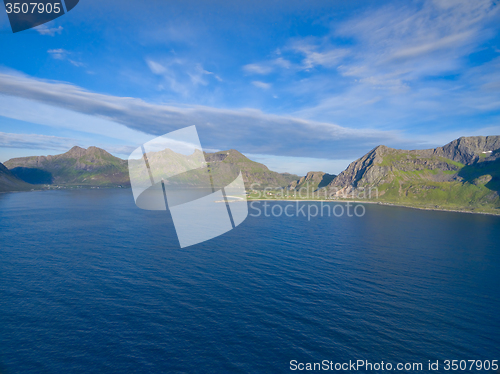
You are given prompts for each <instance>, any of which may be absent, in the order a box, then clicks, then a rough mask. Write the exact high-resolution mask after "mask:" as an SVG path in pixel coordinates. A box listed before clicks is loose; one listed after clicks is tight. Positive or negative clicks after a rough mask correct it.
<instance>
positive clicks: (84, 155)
mask: <svg viewBox="0 0 500 374" xmlns="http://www.w3.org/2000/svg"><path fill="white" fill-rule="evenodd" d="M5 166H7V167H8V168H9V169H10V171H11V172H12V174H14V175H15V176H17V177H18V178H20V179H22V180H23V181H25V182H27V183H32V184H54V185H67V186H72V185H81V186H117V185H129V183H130V182H129V177H128V169H127V162H126V161H124V160H121V159H119V158H118V157H115V156H113V155H111V154H109V153H108V152H106V151H105V150H103V149H100V148H97V147H89V148H88V149H84V148H80V147H73V148H71V149H70V150H69V151H68V152H66V153H63V154H60V155H56V156H34V157H21V158H14V159H11V160H9V161H7V162H6V163H5Z"/></svg>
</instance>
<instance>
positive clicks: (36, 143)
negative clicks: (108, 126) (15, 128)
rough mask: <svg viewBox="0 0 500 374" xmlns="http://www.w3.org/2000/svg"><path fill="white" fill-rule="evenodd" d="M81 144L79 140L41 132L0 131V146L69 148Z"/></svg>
mask: <svg viewBox="0 0 500 374" xmlns="http://www.w3.org/2000/svg"><path fill="white" fill-rule="evenodd" d="M77 144H79V143H78V141H77V140H75V139H71V138H64V137H59V136H49V135H40V134H13V133H5V132H0V147H5V148H35V149H54V150H64V151H66V150H68V149H69V148H71V147H72V146H74V145H77Z"/></svg>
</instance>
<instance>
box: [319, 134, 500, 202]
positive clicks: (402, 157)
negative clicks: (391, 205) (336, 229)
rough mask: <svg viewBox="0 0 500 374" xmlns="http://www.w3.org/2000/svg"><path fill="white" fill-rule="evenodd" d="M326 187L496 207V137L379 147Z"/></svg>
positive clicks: (499, 144) (499, 141) (499, 154)
mask: <svg viewBox="0 0 500 374" xmlns="http://www.w3.org/2000/svg"><path fill="white" fill-rule="evenodd" d="M325 188H327V189H329V190H331V191H334V192H336V191H338V192H337V195H338V196H342V195H343V196H345V195H346V194H356V193H358V194H359V191H361V190H367V189H370V188H371V189H376V191H377V194H378V198H380V199H381V200H387V201H392V202H399V203H408V202H411V203H412V204H413V203H414V204H424V203H425V204H435V205H442V204H447V205H453V204H456V205H457V206H469V207H480V206H481V205H485V204H486V205H488V206H495V207H496V206H498V207H499V208H500V200H499V191H500V136H488V137H483V136H476V137H464V138H460V139H457V140H454V141H452V142H450V143H448V144H446V145H445V146H443V147H438V148H435V149H425V150H411V151H406V150H400V149H393V148H389V147H385V146H378V147H376V148H375V149H373V150H371V151H370V152H368V153H367V154H366V155H365V156H363V157H361V158H360V159H358V160H356V161H354V162H352V163H351V164H350V165H349V166H348V167H347V169H346V170H344V171H343V172H342V173H340V174H339V175H338V176H337V177H336V178H335V179H334V180H333V181H332V182H331V183H330V184H329V185H328V186H326V187H325Z"/></svg>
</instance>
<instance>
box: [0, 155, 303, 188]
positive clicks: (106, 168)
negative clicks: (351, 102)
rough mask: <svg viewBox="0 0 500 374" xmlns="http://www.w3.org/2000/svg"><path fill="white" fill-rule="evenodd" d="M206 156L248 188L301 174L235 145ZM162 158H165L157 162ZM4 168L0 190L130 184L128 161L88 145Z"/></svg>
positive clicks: (172, 159)
mask: <svg viewBox="0 0 500 374" xmlns="http://www.w3.org/2000/svg"><path fill="white" fill-rule="evenodd" d="M200 156H201V153H200ZM204 156H205V160H206V161H207V164H208V166H209V167H210V168H211V169H212V171H213V172H214V174H216V175H218V176H222V178H219V179H218V182H219V184H223V185H224V183H225V184H228V183H230V182H231V181H232V180H233V179H234V178H232V179H230V178H231V176H232V175H234V174H235V173H239V171H240V170H241V172H242V175H243V179H244V181H245V184H246V186H247V187H248V188H250V185H252V184H256V186H258V187H259V188H265V187H286V186H287V185H288V184H289V183H291V182H292V181H294V180H297V179H298V178H299V176H297V175H294V174H289V173H277V172H274V171H271V170H269V169H268V168H267V166H265V165H263V164H259V163H258V162H254V161H252V160H250V159H248V158H247V157H245V156H244V155H242V154H241V153H240V152H238V151H236V150H234V149H230V150H228V151H221V152H215V153H205V154H204ZM148 158H149V159H150V161H151V162H150V165H158V164H161V165H165V164H166V163H168V167H169V168H170V169H172V170H174V168H175V167H176V166H181V165H182V164H183V163H184V162H188V161H189V160H188V158H189V156H183V155H179V154H176V153H175V152H173V151H171V150H169V149H166V150H164V151H161V152H152V153H149V154H148ZM160 159H162V162H154V161H155V160H160ZM176 163H177V165H175V164H176ZM0 165H1V164H0ZM2 166H3V165H2ZM7 168H8V169H9V170H7ZM181 168H182V167H181ZM3 169H5V178H4V179H5V181H3V180H0V188H2V189H0V191H9V190H10V191H15V190H21V189H23V190H24V189H26V186H28V187H30V185H27V183H29V184H31V185H34V186H32V188H33V187H36V188H40V185H58V186H66V187H69V186H98V187H116V186H123V187H129V186H130V180H129V172H128V162H127V161H126V160H122V159H120V158H118V157H115V156H113V155H111V154H110V153H108V152H106V151H105V150H103V149H100V148H97V147H89V148H88V149H84V148H80V147H73V148H71V149H70V150H69V151H68V152H66V153H63V154H60V155H56V156H33V157H21V158H13V159H11V160H9V161H7V162H5V167H3ZM152 172H153V173H155V172H157V170H155V169H154V168H153V167H152ZM236 175H237V174H236ZM7 176H8V178H7ZM192 176H193V175H191V177H192ZM224 176H227V178H224ZM146 177H147V178H149V176H146ZM225 179H227V180H225ZM181 182H183V183H184V184H185V185H189V184H193V185H195V184H196V180H181Z"/></svg>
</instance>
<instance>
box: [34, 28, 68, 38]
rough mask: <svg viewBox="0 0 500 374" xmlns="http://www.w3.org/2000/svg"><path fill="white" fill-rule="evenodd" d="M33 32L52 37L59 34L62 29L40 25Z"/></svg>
mask: <svg viewBox="0 0 500 374" xmlns="http://www.w3.org/2000/svg"><path fill="white" fill-rule="evenodd" d="M35 30H36V31H38V33H39V34H41V35H50V36H54V35H56V34H61V33H62V31H63V27H62V26H59V27H52V28H51V27H47V25H40V26H37V27H35Z"/></svg>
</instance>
